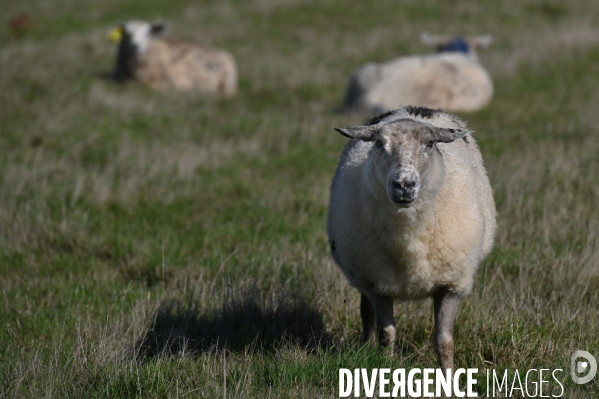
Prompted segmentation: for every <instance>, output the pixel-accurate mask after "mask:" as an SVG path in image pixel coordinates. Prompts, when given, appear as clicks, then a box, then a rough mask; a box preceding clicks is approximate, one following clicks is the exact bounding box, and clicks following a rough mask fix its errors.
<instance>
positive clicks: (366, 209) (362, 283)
mask: <svg viewBox="0 0 599 399" xmlns="http://www.w3.org/2000/svg"><path fill="white" fill-rule="evenodd" d="M335 130H337V131H338V132H339V133H341V134H342V135H344V136H346V137H349V138H350V139H351V140H350V141H349V142H348V143H347V144H346V146H345V148H344V150H343V153H342V155H341V159H340V161H339V165H338V167H337V170H336V172H335V176H334V178H333V181H332V185H331V193H330V203H329V209H328V218H327V235H328V238H329V246H330V252H331V255H332V257H333V259H334V261H335V263H336V264H337V265H338V266H339V268H340V269H341V271H342V272H343V274H344V275H345V277H347V279H348V280H349V282H350V284H351V285H352V286H354V287H355V288H357V289H358V291H359V292H360V293H361V303H360V314H361V318H362V339H363V341H364V342H368V341H370V340H371V337H372V335H373V333H374V331H375V325H376V327H378V335H379V343H380V345H381V346H388V347H390V348H391V350H392V348H393V341H394V340H395V331H396V330H395V319H394V317H393V300H394V299H400V300H412V299H421V298H425V297H431V296H432V298H433V300H434V309H435V310H434V311H435V332H434V342H435V350H436V353H437V356H438V359H439V363H440V364H441V367H442V368H443V369H450V370H452V369H453V348H454V346H453V326H454V320H455V317H456V315H457V311H458V304H459V301H460V299H461V298H462V297H464V296H465V295H467V294H468V293H469V292H470V290H471V288H472V284H473V278H474V274H475V271H476V269H477V267H478V265H479V264H480V263H481V261H482V260H483V259H484V258H485V257H486V256H487V255H488V254H489V252H490V251H491V249H492V247H493V242H494V238H495V230H496V220H495V219H496V211H495V203H494V200H493V192H492V189H491V185H490V183H489V179H488V177H487V174H486V171H485V168H484V166H483V161H482V156H481V154H480V151H479V149H478V146H477V144H476V142H475V140H474V138H473V137H472V135H471V133H472V131H471V130H468V129H467V128H466V124H465V122H463V121H462V120H461V119H459V118H458V117H456V116H454V115H451V114H447V113H445V112H443V111H441V110H431V109H428V108H422V107H412V106H408V107H403V108H400V109H398V110H395V111H390V112H387V113H385V114H382V115H380V116H378V117H375V118H372V119H370V120H368V121H367V122H366V123H365V124H364V125H363V126H354V127H346V128H335Z"/></svg>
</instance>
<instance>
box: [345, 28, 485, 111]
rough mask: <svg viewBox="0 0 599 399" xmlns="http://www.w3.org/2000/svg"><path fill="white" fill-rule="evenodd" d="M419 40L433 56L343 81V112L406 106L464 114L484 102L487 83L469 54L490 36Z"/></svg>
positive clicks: (366, 70) (372, 67) (366, 69)
mask: <svg viewBox="0 0 599 399" xmlns="http://www.w3.org/2000/svg"><path fill="white" fill-rule="evenodd" d="M420 40H421V41H422V42H423V43H425V44H427V45H429V46H435V47H436V48H437V50H438V51H439V52H438V53H436V54H428V55H414V56H406V57H399V58H396V59H393V60H391V61H388V62H386V63H382V64H375V63H369V64H366V65H365V66H363V67H361V68H359V69H358V70H356V71H355V72H354V73H353V74H352V76H351V78H350V80H349V84H348V87H347V91H346V96H345V107H346V109H348V110H350V111H351V110H353V111H363V112H368V113H372V114H375V113H379V112H385V111H388V110H391V109H395V108H398V107H401V106H408V105H412V106H421V107H428V108H441V109H443V110H445V111H450V112H459V111H465V112H469V111H476V110H478V109H480V108H483V107H484V106H485V105H487V104H488V103H489V101H490V100H491V97H492V96H493V81H492V80H491V78H490V76H489V74H488V73H487V71H486V70H485V69H484V68H483V67H482V65H481V64H480V63H479V61H478V57H477V54H476V51H475V49H476V48H481V47H487V46H488V45H489V44H490V43H491V42H492V40H493V39H492V37H491V36H490V35H481V36H476V37H469V38H461V37H451V36H437V35H433V34H431V33H428V32H424V33H422V35H421V36H420Z"/></svg>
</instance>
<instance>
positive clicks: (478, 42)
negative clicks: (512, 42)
mask: <svg viewBox="0 0 599 399" xmlns="http://www.w3.org/2000/svg"><path fill="white" fill-rule="evenodd" d="M491 43H493V35H489V34H487V35H480V36H474V37H469V38H468V45H469V46H470V47H472V48H487V47H489V45H490V44H491Z"/></svg>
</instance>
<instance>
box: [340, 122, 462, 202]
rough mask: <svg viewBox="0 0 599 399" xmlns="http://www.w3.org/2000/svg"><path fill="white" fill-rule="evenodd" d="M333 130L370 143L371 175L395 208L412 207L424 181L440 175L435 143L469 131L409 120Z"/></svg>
mask: <svg viewBox="0 0 599 399" xmlns="http://www.w3.org/2000/svg"><path fill="white" fill-rule="evenodd" d="M336 130H337V131H338V132H340V133H341V134H343V135H344V136H347V137H351V138H355V139H359V140H363V141H368V142H373V146H372V148H371V152H370V155H369V161H370V165H371V170H372V172H373V173H372V176H374V177H375V179H376V180H377V182H376V184H378V185H379V186H380V187H381V188H384V190H385V192H386V194H387V196H388V198H389V200H390V201H391V203H393V204H394V205H396V206H397V207H399V208H408V207H410V206H412V205H413V204H414V203H415V202H416V200H417V199H418V198H419V196H420V194H421V193H422V192H423V190H426V187H427V182H428V181H430V180H434V179H437V178H439V176H441V175H442V169H440V168H442V162H441V159H440V157H441V155H440V154H439V152H438V151H437V149H436V145H437V143H450V142H452V141H454V140H456V139H459V138H462V137H464V136H465V135H466V134H468V133H470V131H469V130H466V129H445V128H438V127H435V126H433V125H431V124H428V123H424V122H417V121H414V120H412V119H399V120H395V121H391V122H380V123H377V124H375V125H366V126H355V127H350V128H336ZM437 186H438V185H436V184H431V187H437Z"/></svg>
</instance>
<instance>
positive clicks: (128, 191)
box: [0, 0, 599, 398]
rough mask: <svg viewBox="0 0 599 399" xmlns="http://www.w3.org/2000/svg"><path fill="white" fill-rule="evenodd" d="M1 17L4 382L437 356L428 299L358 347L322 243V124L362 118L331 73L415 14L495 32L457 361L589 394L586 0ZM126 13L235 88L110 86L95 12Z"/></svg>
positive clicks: (91, 384)
mask: <svg viewBox="0 0 599 399" xmlns="http://www.w3.org/2000/svg"><path fill="white" fill-rule="evenodd" d="M0 7H1V9H2V10H3V12H2V15H3V18H2V20H3V21H7V20H8V19H9V18H10V17H11V16H13V15H16V14H18V13H19V12H26V13H27V14H28V15H29V16H30V17H31V19H32V21H33V24H32V27H31V29H30V30H29V31H28V32H26V34H25V35H24V36H23V37H22V38H15V37H12V36H10V35H9V32H8V29H6V26H7V25H6V24H5V25H3V29H0V289H1V296H0V298H1V301H2V302H1V306H2V308H1V311H0V325H1V326H2V328H1V329H0V397H7V398H9V397H10V398H12V397H15V398H21V397H29V398H41V397H58V398H66V397H69V398H79V397H82V398H83V397H85V398H92V397H93V398H95V397H106V398H133V397H144V398H145V397H148V398H154V397H161V398H162V397H164V398H166V397H169V398H183V397H204V398H215V397H227V398H237V397H250V398H266V397H270V398H291V397H293V398H297V397H302V398H303V397H306V398H312V397H337V395H338V389H339V384H338V369H339V368H349V369H354V368H375V367H376V368H380V367H390V368H400V367H401V368H411V367H421V368H423V367H436V364H437V363H436V357H435V354H434V349H433V346H432V328H433V323H432V302H431V301H421V302H412V303H397V304H396V309H395V313H396V318H397V326H398V340H399V341H398V347H397V349H396V354H395V356H393V357H387V356H385V354H384V353H381V352H379V351H378V350H377V349H376V348H375V349H371V348H365V347H364V348H361V347H360V345H359V336H360V328H361V327H360V318H359V310H358V308H359V304H358V303H359V295H358V293H357V291H356V290H355V289H352V288H351V287H349V285H348V284H347V282H346V281H345V279H344V278H343V276H342V275H341V273H340V272H339V271H338V270H337V268H336V266H335V265H334V264H333V263H332V262H331V260H330V258H329V255H328V246H327V239H326V234H325V219H326V211H327V202H328V187H329V184H330V180H331V178H332V175H333V172H334V169H335V166H336V163H337V160H338V156H339V154H340V151H341V149H342V147H343V145H344V143H345V139H344V138H343V137H342V136H340V135H339V134H338V133H336V132H335V131H333V127H334V126H350V125H352V124H356V123H359V122H361V121H362V119H363V116H360V115H343V114H340V113H338V112H335V111H336V110H337V109H339V108H340V106H341V105H342V99H343V95H344V90H345V85H346V83H347V79H348V77H349V75H350V73H351V72H352V71H353V70H354V69H355V68H357V67H358V66H360V65H362V64H364V63H366V62H369V61H384V60H388V59H390V58H393V57H396V56H399V55H403V54H413V53H422V52H428V51H430V50H429V49H426V48H425V47H424V46H423V45H421V44H420V43H419V42H418V40H417V37H418V35H419V33H420V32H421V31H422V30H429V31H432V32H435V33H464V34H479V33H491V34H493V35H494V37H495V42H494V44H493V45H492V46H491V47H490V48H489V49H487V50H484V51H481V52H480V53H479V57H480V58H481V62H482V63H483V64H484V65H485V66H486V67H487V68H488V70H489V71H490V73H491V74H492V76H493V79H494V82H495V88H496V93H495V96H494V98H493V101H492V102H491V104H490V105H489V106H488V107H487V108H486V109H485V110H483V111H480V112H478V113H474V114H469V115H461V116H462V117H463V118H464V119H466V120H467V121H468V123H469V127H471V128H472V129H474V130H475V131H476V133H475V137H476V139H477V140H478V142H479V144H480V147H481V150H482V152H483V156H484V159H485V164H486V167H487V169H488V173H489V176H490V180H491V183H492V185H493V189H494V191H495V198H496V203H497V210H498V224H499V231H498V236H497V240H496V248H495V250H494V251H493V252H492V254H491V255H490V256H489V258H488V259H487V260H486V261H485V262H484V263H483V264H482V265H481V267H480V269H479V272H478V274H477V278H476V282H475V286H474V290H473V293H472V294H471V295H470V296H469V297H468V298H467V299H466V300H465V301H464V302H463V304H462V307H461V311H460V314H459V315H458V320H457V327H456V328H457V331H456V360H455V361H456V365H457V366H458V367H476V368H479V371H480V372H481V374H480V375H483V373H484V370H486V369H497V370H504V369H509V370H510V375H512V374H513V373H514V372H515V370H519V371H520V373H525V372H526V370H528V369H531V368H536V369H539V368H547V369H557V368H560V369H563V370H564V372H563V373H562V374H560V375H561V376H562V382H563V383H564V390H565V397H568V398H575V397H580V398H593V397H599V377H596V378H595V379H594V380H593V381H592V382H590V383H588V384H586V385H580V386H578V385H575V384H574V383H573V382H572V380H571V379H570V377H569V373H570V355H571V354H572V353H573V352H574V351H575V350H577V349H580V350H586V351H589V352H590V353H592V354H594V355H595V356H596V355H597V354H598V353H599V206H598V204H599V181H598V176H599V112H598V110H599V20H598V19H597V15H599V2H596V1H592V0H571V1H568V2H562V1H557V0H522V1H519V2H499V1H490V0H488V1H474V0H472V1H458V0H450V1H445V2H435V1H432V0H407V1H401V2H398V1H395V0H382V1H378V2H365V1H357V0H352V1H345V2H340V1H336V0H322V1H318V2H311V1H305V0H244V1H241V0H231V1H216V0H215V1H208V0H203V1H188V0H173V1H166V0H148V1H143V2H142V1H128V0H120V1H116V0H106V1H102V2H98V1H91V0H81V1H77V2H75V1H69V0H43V1H42V0H23V1H20V2H14V1H7V0H0ZM131 18H145V19H149V20H167V21H169V22H170V23H171V30H172V34H173V35H175V36H185V37H192V38H198V39H201V40H203V41H204V42H206V43H209V44H212V45H214V46H219V47H223V48H226V49H228V50H229V51H230V52H231V53H232V54H233V55H234V56H235V58H236V59H237V62H238V66H239V73H240V91H239V95H238V96H236V97H235V98H233V99H229V100H215V99H206V98H202V97H199V96H196V95H193V94H181V93H157V92H152V91H150V90H148V89H146V88H144V87H142V86H140V85H138V84H136V83H128V84H125V85H118V84H116V83H114V82H112V81H110V80H108V79H106V78H105V76H106V74H107V73H108V72H110V70H111V68H112V64H113V57H114V48H113V45H112V44H111V43H109V42H108V41H107V40H106V31H107V26H108V25H109V24H111V23H112V22H115V21H119V20H127V19H131ZM479 392H481V394H482V393H483V392H484V380H480V381H479ZM517 392H519V391H517ZM558 392H559V390H558ZM516 397H517V396H516Z"/></svg>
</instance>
